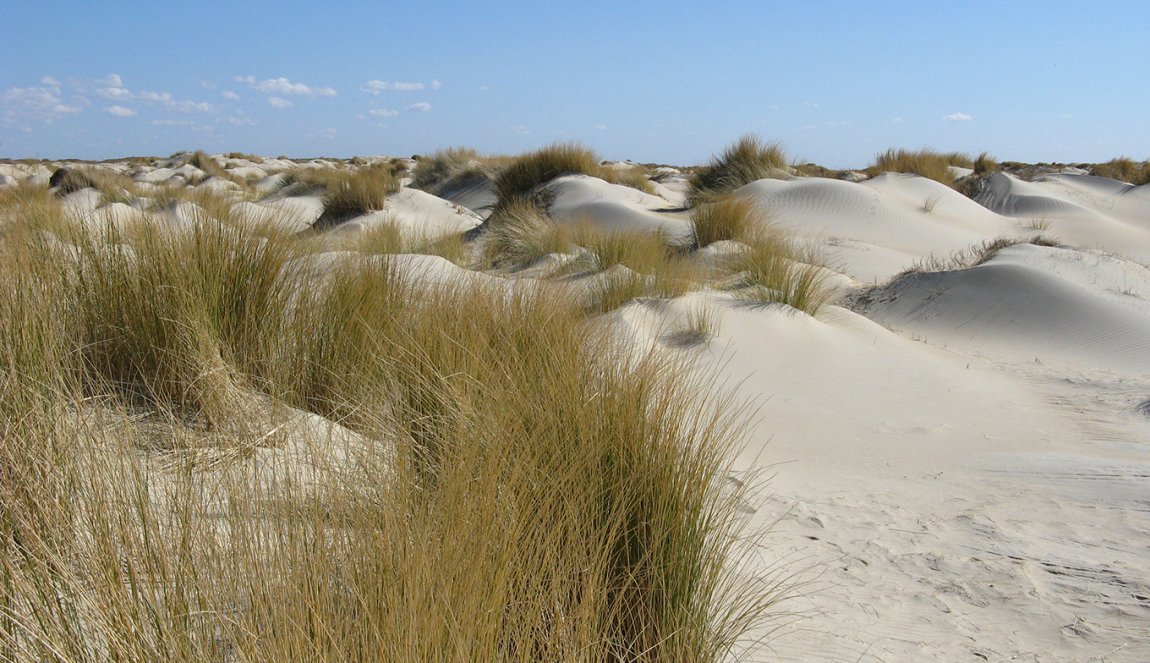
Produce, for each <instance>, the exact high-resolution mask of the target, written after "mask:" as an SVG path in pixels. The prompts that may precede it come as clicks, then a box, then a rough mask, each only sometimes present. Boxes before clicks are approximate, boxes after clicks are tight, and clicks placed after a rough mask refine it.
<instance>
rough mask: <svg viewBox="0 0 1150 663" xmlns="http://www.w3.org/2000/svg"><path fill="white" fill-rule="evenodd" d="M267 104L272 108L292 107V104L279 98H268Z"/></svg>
mask: <svg viewBox="0 0 1150 663" xmlns="http://www.w3.org/2000/svg"><path fill="white" fill-rule="evenodd" d="M268 103H269V104H271V105H272V107H273V108H291V107H292V102H290V101H288V100H287V99H283V98H281V97H268Z"/></svg>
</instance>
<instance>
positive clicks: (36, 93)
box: [0, 87, 84, 129]
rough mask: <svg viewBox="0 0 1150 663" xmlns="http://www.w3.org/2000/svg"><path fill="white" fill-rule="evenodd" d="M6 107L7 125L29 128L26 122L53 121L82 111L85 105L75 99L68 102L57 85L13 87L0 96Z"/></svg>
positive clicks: (5, 122) (5, 117)
mask: <svg viewBox="0 0 1150 663" xmlns="http://www.w3.org/2000/svg"><path fill="white" fill-rule="evenodd" d="M0 102H3V103H2V104H0V105H2V106H3V107H4V124H5V126H13V127H14V126H21V127H23V128H25V129H27V128H28V127H27V124H26V122H30V121H40V122H48V123H51V122H53V121H54V120H56V119H58V118H60V117H63V116H65V115H69V114H72V113H82V112H83V111H84V107H83V106H82V105H80V104H79V103H77V102H76V100H73V102H72V103H66V102H65V101H64V100H63V99H62V98H61V97H60V89H59V88H55V87H13V88H8V89H7V90H5V91H4V94H3V95H2V96H0Z"/></svg>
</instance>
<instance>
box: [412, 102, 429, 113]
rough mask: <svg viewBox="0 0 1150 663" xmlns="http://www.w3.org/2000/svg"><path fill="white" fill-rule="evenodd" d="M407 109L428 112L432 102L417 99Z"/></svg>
mask: <svg viewBox="0 0 1150 663" xmlns="http://www.w3.org/2000/svg"><path fill="white" fill-rule="evenodd" d="M407 110H413V111H419V112H421V113H426V112H427V111H429V110H431V104H429V103H427V102H426V101H417V102H415V103H414V104H412V105H410V106H408V107H407Z"/></svg>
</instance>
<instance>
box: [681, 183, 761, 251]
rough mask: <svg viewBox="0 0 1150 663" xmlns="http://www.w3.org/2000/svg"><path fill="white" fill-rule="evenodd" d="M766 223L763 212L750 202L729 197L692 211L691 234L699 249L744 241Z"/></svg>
mask: <svg viewBox="0 0 1150 663" xmlns="http://www.w3.org/2000/svg"><path fill="white" fill-rule="evenodd" d="M764 223H765V221H764V220H763V218H762V212H761V211H760V209H759V208H758V206H757V205H755V203H754V201H753V200H750V199H748V198H737V197H734V196H726V197H723V198H719V199H718V200H715V201H714V202H710V203H703V204H701V205H698V206H696V207H695V208H694V209H692V210H691V232H692V235H693V237H694V242H695V246H696V247H698V248H702V247H704V246H707V245H708V244H712V243H714V242H718V241H722V240H740V241H741V240H743V239H744V238H746V237H749V236H751V235H753V234H754V233H756V232H757V231H758V229H759V228H761V227H762V226H763V225H764Z"/></svg>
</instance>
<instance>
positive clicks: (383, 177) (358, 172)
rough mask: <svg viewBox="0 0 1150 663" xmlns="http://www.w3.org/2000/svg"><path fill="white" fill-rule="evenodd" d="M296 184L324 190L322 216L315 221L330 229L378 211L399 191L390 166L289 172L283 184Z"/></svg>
mask: <svg viewBox="0 0 1150 663" xmlns="http://www.w3.org/2000/svg"><path fill="white" fill-rule="evenodd" d="M296 182H300V183H302V184H303V185H305V186H320V187H323V189H324V194H323V213H322V214H320V217H319V218H318V219H316V222H315V226H316V227H317V228H327V227H331V226H333V225H337V224H339V223H340V222H342V221H346V220H347V219H350V218H352V217H355V216H359V215H361V214H367V213H368V212H375V211H378V210H381V209H383V205H384V201H385V200H386V199H387V196H388V195H390V194H393V193H395V192H396V191H399V179H398V178H397V177H396V171H395V170H394V169H393V168H392V167H391V166H390V165H389V164H373V165H367V166H359V167H354V168H350V169H336V168H309V169H297V170H295V171H292V172H291V173H289V177H288V178H286V179H285V181H284V185H285V186H290V185H292V184H294V183H296Z"/></svg>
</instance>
